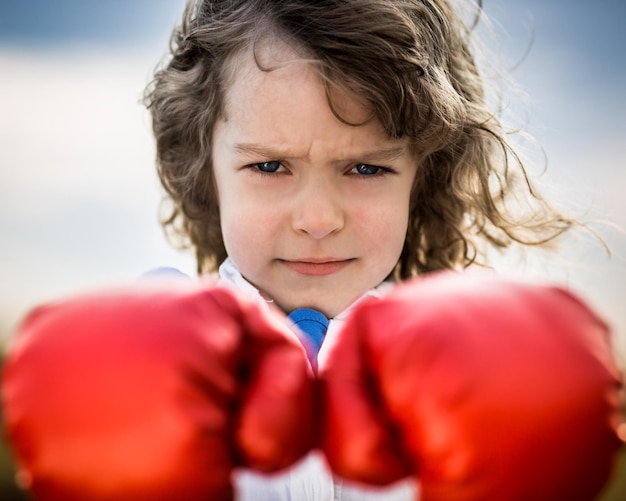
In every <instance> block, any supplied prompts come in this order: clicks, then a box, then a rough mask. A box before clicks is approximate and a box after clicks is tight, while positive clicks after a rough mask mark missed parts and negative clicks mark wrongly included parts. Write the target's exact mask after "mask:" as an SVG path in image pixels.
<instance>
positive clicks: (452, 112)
mask: <svg viewBox="0 0 626 501" xmlns="http://www.w3.org/2000/svg"><path fill="white" fill-rule="evenodd" d="M465 3H467V2H465ZM458 7H460V5H453V4H452V0H450V1H448V0H318V1H315V2H312V1H307V0H254V1H250V0H193V1H190V2H189V3H188V5H187V7H186V9H185V13H184V16H183V21H182V24H181V25H180V26H179V27H177V28H176V29H175V30H174V32H173V35H172V39H171V44H170V53H169V55H168V58H167V59H166V61H165V63H164V64H163V65H162V66H161V67H160V68H159V69H158V70H157V71H156V73H155V76H154V79H153V81H152V82H151V84H150V85H149V86H148V88H147V89H146V92H145V103H146V105H147V107H148V108H149V110H150V111H151V114H152V118H153V130H154V134H155V138H156V145H157V164H158V172H159V176H160V179H161V182H162V184H163V187H164V188H165V191H166V193H167V198H166V205H165V206H164V207H165V208H166V212H165V213H164V214H163V219H162V224H163V226H164V228H165V230H166V233H168V235H169V236H170V238H171V239H172V240H173V241H174V242H175V243H176V245H178V246H180V247H192V248H193V249H194V250H195V253H196V259H197V266H198V271H199V272H210V271H214V270H215V269H216V267H217V266H218V265H219V264H220V263H221V262H222V261H223V260H224V259H225V258H226V250H225V248H224V243H223V239H222V233H221V229H220V218H219V206H218V201H217V193H216V188H215V185H214V182H213V175H212V160H211V141H212V135H213V128H214V126H215V123H216V121H217V120H218V119H219V118H221V117H223V113H224V100H225V93H226V90H227V89H226V87H227V81H228V75H229V68H230V66H229V63H230V62H231V61H233V59H234V58H235V57H236V55H237V54H239V53H241V52H242V51H243V50H244V49H246V48H249V47H250V46H252V47H254V46H255V44H256V43H257V42H258V41H259V40H261V39H262V38H263V37H266V36H268V34H271V36H277V37H280V38H281V39H284V40H286V41H288V42H289V43H292V44H295V45H296V46H298V47H300V48H303V49H304V50H305V51H306V53H307V54H308V55H310V56H311V58H312V59H313V60H314V62H315V63H314V64H315V65H316V67H317V68H318V69H319V71H320V73H321V75H322V77H323V79H324V81H325V82H327V85H328V86H329V87H330V86H331V85H332V86H341V87H343V88H344V89H347V90H348V91H350V92H353V93H354V94H355V95H358V96H359V97H360V99H362V100H364V101H365V102H366V103H368V104H369V106H370V108H371V110H372V113H373V116H374V118H376V119H377V120H378V121H379V122H380V123H381V124H382V126H383V127H384V130H385V131H386V133H387V134H388V135H389V137H391V138H399V137H408V138H409V140H410V142H411V144H412V146H413V148H414V149H415V152H416V153H417V156H418V158H419V168H418V171H417V177H416V179H415V183H414V186H413V191H412V197H411V203H410V217H409V227H408V231H407V235H406V240H405V243H404V248H403V251H402V253H401V256H400V258H399V260H398V263H397V265H396V268H395V271H394V272H395V275H396V277H397V278H400V279H404V278H408V277H411V276H414V275H417V274H420V273H424V272H429V271H435V270H441V269H448V268H458V267H466V266H468V265H470V264H472V263H474V262H477V261H478V262H484V261H485V258H486V253H487V251H488V249H489V248H507V247H509V246H511V245H512V244H515V243H519V244H522V245H543V244H546V243H548V242H551V241H553V240H554V239H555V238H556V237H557V236H559V235H560V234H561V233H563V232H564V231H566V230H567V229H568V228H570V227H571V226H572V225H573V224H574V221H573V220H570V219H568V218H566V217H563V216H561V215H560V214H559V213H557V212H556V211H555V210H554V209H553V208H552V207H551V206H550V205H549V204H548V203H546V201H545V200H544V199H543V198H541V196H540V195H538V193H536V191H535V190H534V189H533V187H532V185H531V183H530V180H529V177H528V175H527V174H526V171H525V169H524V166H523V163H522V161H521V160H520V158H519V157H518V156H517V155H516V153H515V151H514V150H513V148H512V147H511V145H510V144H509V142H508V141H507V138H506V134H505V132H504V130H503V126H502V124H501V120H500V119H499V118H498V116H497V114H495V113H494V112H493V111H491V110H490V109H489V108H488V106H487V104H486V98H485V89H484V81H483V78H482V77H481V74H480V72H479V69H478V67H477V64H476V61H475V58H474V55H473V54H472V51H471V48H472V37H473V26H470V25H468V23H465V22H463V20H462V18H461V16H460V15H459V13H458ZM481 14H482V9H481V4H480V2H479V3H478V5H476V16H477V17H476V19H478V18H479V17H480V16H481ZM265 70H266V71H271V68H266V69H265ZM327 96H328V101H329V105H330V107H331V109H333V110H334V108H333V103H332V99H331V95H330V92H328V93H327ZM335 113H336V112H335ZM336 116H337V118H338V119H340V120H343V119H342V117H341V116H340V115H339V114H338V113H336ZM353 125H354V126H355V127H357V126H358V124H353ZM521 207H525V208H526V209H525V210H522V209H521Z"/></svg>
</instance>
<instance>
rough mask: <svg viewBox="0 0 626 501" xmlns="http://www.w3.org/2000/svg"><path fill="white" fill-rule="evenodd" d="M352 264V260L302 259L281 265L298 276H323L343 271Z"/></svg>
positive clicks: (284, 262)
mask: <svg viewBox="0 0 626 501" xmlns="http://www.w3.org/2000/svg"><path fill="white" fill-rule="evenodd" d="M351 262H352V259H302V260H296V261H283V264H284V265H285V266H286V267H287V268H289V269H290V270H291V271H295V272H296V273H299V274H300V275H309V276H318V277H320V276H325V275H332V274H333V273H337V272H339V271H341V270H343V269H344V268H345V267H346V266H348V265H349V264H350V263H351Z"/></svg>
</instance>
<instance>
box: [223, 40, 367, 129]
mask: <svg viewBox="0 0 626 501" xmlns="http://www.w3.org/2000/svg"><path fill="white" fill-rule="evenodd" d="M225 83H226V85H225V89H226V92H225V114H226V119H232V118H237V114H238V113H239V112H241V111H247V112H248V113H247V114H248V115H249V114H250V112H253V111H255V110H260V109H263V110H264V111H265V112H267V109H268V108H271V109H273V110H274V112H275V113H279V112H280V111H283V110H281V106H280V105H281V102H289V101H296V102H297V103H299V104H300V105H302V106H305V105H306V104H307V103H309V102H315V105H316V106H317V107H318V109H322V108H323V109H324V110H325V111H328V112H331V113H332V110H334V111H335V113H336V114H337V115H339V117H341V120H342V121H345V122H348V123H352V124H360V123H365V122H367V121H371V119H372V116H373V115H372V112H371V111H370V109H369V106H368V105H367V104H366V103H365V102H364V101H363V100H360V99H359V98H358V96H356V95H354V94H352V93H350V92H348V91H347V90H346V89H345V86H344V85H341V84H340V83H339V82H334V81H330V80H329V79H328V78H327V77H325V76H324V75H323V73H322V71H321V69H320V64H319V61H317V60H315V59H314V58H312V57H310V56H309V55H308V54H307V51H306V49H303V48H301V47H298V46H296V45H294V44H289V43H287V42H285V41H283V40H281V39H278V38H276V37H267V38H265V39H263V40H261V41H259V42H257V43H256V44H255V45H254V47H252V46H248V47H246V49H245V50H244V51H242V52H239V53H238V54H236V55H235V56H234V57H233V58H232V60H231V62H230V64H229V71H228V77H227V78H226V79H225ZM293 104H296V103H293ZM331 104H332V110H331Z"/></svg>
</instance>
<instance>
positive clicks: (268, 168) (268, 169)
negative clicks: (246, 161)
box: [254, 160, 280, 174]
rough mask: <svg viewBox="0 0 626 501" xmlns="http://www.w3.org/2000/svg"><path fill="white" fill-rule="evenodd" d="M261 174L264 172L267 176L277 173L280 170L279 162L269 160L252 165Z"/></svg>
mask: <svg viewBox="0 0 626 501" xmlns="http://www.w3.org/2000/svg"><path fill="white" fill-rule="evenodd" d="M254 167H256V168H257V169H258V170H260V171H261V172H265V173H267V174H272V173H274V172H277V171H278V169H280V162H279V161H278V160H271V161H269V162H259V163H258V164H254Z"/></svg>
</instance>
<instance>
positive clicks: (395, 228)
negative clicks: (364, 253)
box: [353, 198, 409, 265]
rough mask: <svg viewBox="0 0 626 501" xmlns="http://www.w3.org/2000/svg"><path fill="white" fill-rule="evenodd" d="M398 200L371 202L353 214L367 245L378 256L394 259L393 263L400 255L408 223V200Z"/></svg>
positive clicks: (387, 259) (388, 259)
mask: <svg viewBox="0 0 626 501" xmlns="http://www.w3.org/2000/svg"><path fill="white" fill-rule="evenodd" d="M400 200H402V199H400ZM398 202H399V201H398V199H397V198H396V199H394V200H389V201H388V202H387V203H385V204H371V205H369V206H367V207H363V208H362V210H360V211H357V212H356V213H354V215H353V217H354V220H355V221H356V223H357V225H358V227H359V228H360V234H361V237H362V241H363V243H364V244H365V246H366V247H368V248H369V250H370V252H371V253H372V254H375V255H376V256H377V258H379V259H384V260H386V261H393V263H391V264H392V265H395V263H396V261H397V259H398V258H399V257H400V253H401V252H402V247H403V246H404V241H405V239H406V231H407V225H408V211H409V208H408V202H406V203H398Z"/></svg>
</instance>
